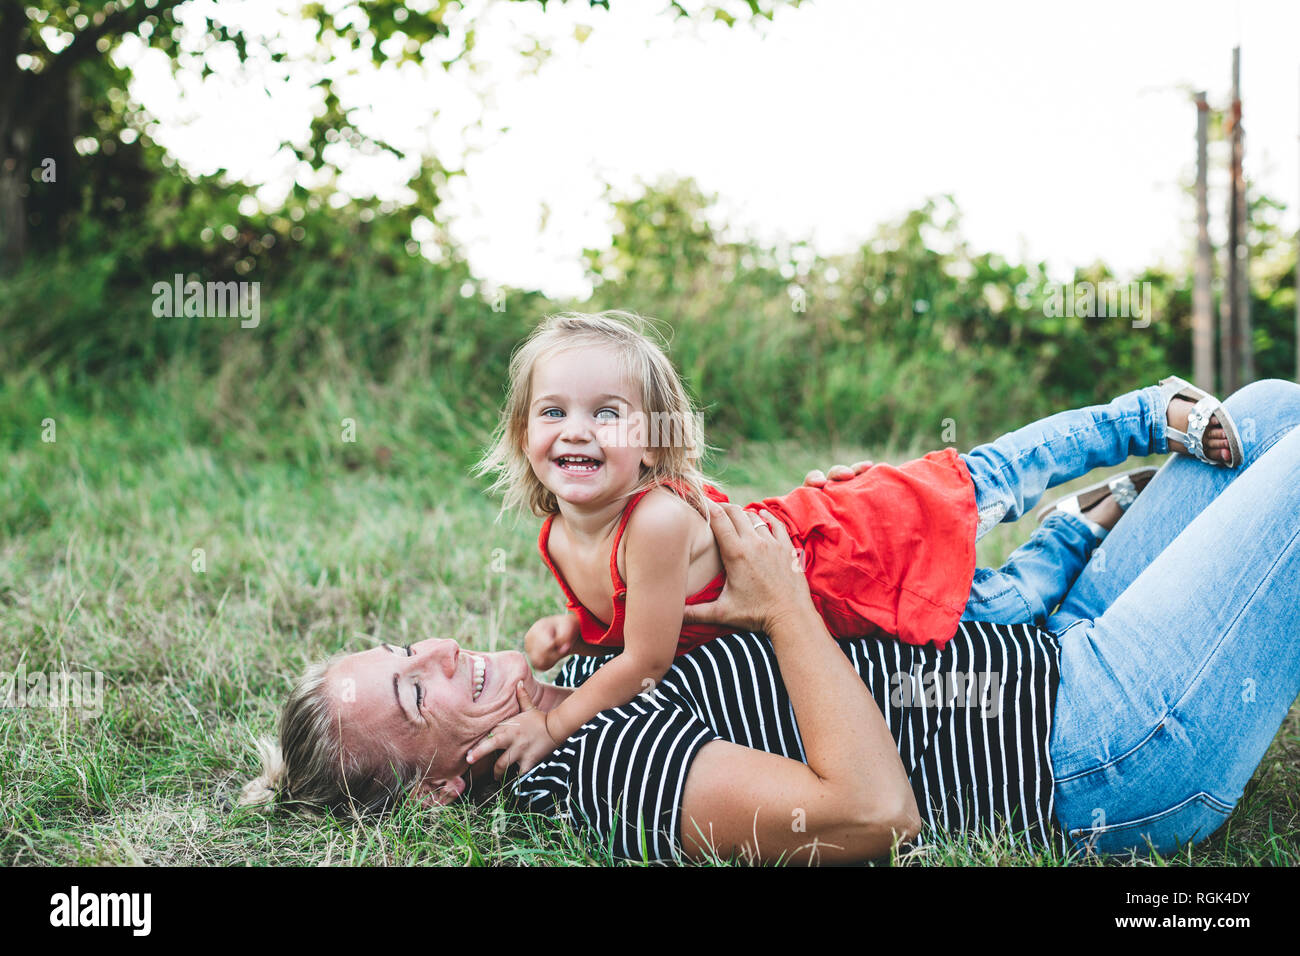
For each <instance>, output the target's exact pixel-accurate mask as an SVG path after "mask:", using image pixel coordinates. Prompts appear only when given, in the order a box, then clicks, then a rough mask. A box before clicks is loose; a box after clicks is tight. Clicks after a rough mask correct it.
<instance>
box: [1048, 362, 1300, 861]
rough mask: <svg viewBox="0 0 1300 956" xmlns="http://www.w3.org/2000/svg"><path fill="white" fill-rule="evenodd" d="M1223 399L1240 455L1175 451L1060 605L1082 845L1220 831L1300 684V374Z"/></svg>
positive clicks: (1058, 765) (1059, 733) (1062, 700)
mask: <svg viewBox="0 0 1300 956" xmlns="http://www.w3.org/2000/svg"><path fill="white" fill-rule="evenodd" d="M1224 404H1225V405H1226V407H1227V409H1228V411H1229V412H1230V413H1231V414H1232V416H1233V418H1234V419H1235V421H1236V423H1237V427H1238V430H1239V431H1240V432H1241V437H1242V444H1243V451H1244V453H1245V458H1244V461H1243V462H1242V465H1241V467H1240V468H1237V469H1226V468H1214V467H1210V466H1208V465H1206V464H1204V463H1202V462H1199V461H1197V460H1195V459H1193V458H1188V457H1186V456H1182V455H1177V456H1174V457H1173V458H1172V459H1170V460H1169V461H1168V462H1167V463H1166V464H1165V466H1164V467H1163V468H1162V469H1161V470H1160V472H1159V473H1158V474H1157V475H1156V476H1155V478H1153V479H1152V480H1151V483H1150V484H1149V485H1148V486H1147V487H1146V489H1145V490H1144V491H1143V492H1142V494H1141V495H1140V496H1139V497H1138V499H1137V501H1136V502H1135V503H1134V505H1133V506H1132V508H1130V509H1129V511H1128V512H1127V513H1125V515H1124V517H1123V518H1122V519H1121V520H1120V521H1119V523H1118V524H1117V525H1116V526H1115V528H1114V530H1113V531H1111V533H1110V534H1109V535H1108V536H1107V539H1106V542H1105V545H1104V546H1103V547H1101V548H1098V549H1097V551H1096V552H1095V553H1094V555H1093V557H1092V560H1091V561H1089V563H1088V565H1087V567H1085V568H1084V570H1083V572H1082V573H1081V574H1080V576H1079V579H1078V581H1076V582H1075V584H1074V587H1073V588H1071V589H1070V591H1069V593H1068V594H1067V595H1066V598H1065V600H1064V602H1063V603H1062V606H1061V609H1060V611H1058V612H1057V613H1056V614H1055V615H1053V616H1052V617H1051V618H1050V619H1049V622H1048V629H1049V630H1052V631H1054V632H1056V634H1057V639H1058V641H1059V642H1060V646H1061V679H1060V685H1059V690H1058V696H1057V703H1056V711H1055V721H1054V724H1053V731H1052V741H1051V755H1052V763H1053V768H1054V774H1055V779H1056V815H1057V819H1058V820H1059V822H1060V823H1061V825H1062V826H1063V827H1064V828H1065V829H1066V832H1067V833H1068V834H1069V836H1070V839H1071V842H1072V844H1073V846H1074V847H1075V848H1076V849H1080V850H1082V849H1083V848H1086V847H1091V848H1093V849H1095V850H1097V851H1098V852H1106V853H1117V852H1123V851H1128V850H1137V851H1140V852H1141V851H1145V850H1146V849H1148V847H1150V848H1153V849H1155V850H1157V851H1159V852H1161V853H1169V852H1171V851H1175V850H1176V849H1177V848H1178V846H1179V845H1180V844H1183V843H1187V842H1193V843H1194V842H1199V841H1201V840H1204V839H1205V838H1206V837H1208V836H1210V834H1211V833H1213V832H1214V831H1215V830H1216V829H1217V828H1218V827H1219V825H1220V824H1221V823H1223V822H1224V820H1226V819H1227V817H1228V814H1229V813H1231V811H1232V808H1233V807H1234V806H1235V805H1236V803H1237V801H1238V799H1240V797H1241V794H1242V791H1243V789H1244V787H1245V785H1246V783H1247V782H1248V781H1249V780H1250V778H1251V775H1252V774H1253V773H1254V772H1255V770H1256V768H1257V767H1258V766H1259V763H1260V760H1261V759H1262V758H1263V756H1264V753H1265V751H1266V750H1267V749H1268V746H1269V744H1270V743H1271V742H1272V740H1273V738H1274V736H1275V735H1276V734H1277V730H1278V728H1279V727H1280V726H1281V723H1282V720H1283V719H1284V718H1285V716H1286V714H1287V712H1288V710H1289V709H1290V708H1291V706H1292V703H1293V702H1294V701H1295V699H1296V695H1297V693H1300V610H1298V608H1300V428H1297V426H1298V425H1300V386H1298V385H1296V384H1294V383H1291V382H1283V381H1276V380H1270V381H1262V382H1256V383H1254V384H1252V385H1249V386H1247V387H1246V388H1243V389H1241V390H1240V391H1239V392H1237V393H1236V394H1234V395H1232V396H1231V397H1230V398H1228V399H1227V401H1226V402H1225V403H1224Z"/></svg>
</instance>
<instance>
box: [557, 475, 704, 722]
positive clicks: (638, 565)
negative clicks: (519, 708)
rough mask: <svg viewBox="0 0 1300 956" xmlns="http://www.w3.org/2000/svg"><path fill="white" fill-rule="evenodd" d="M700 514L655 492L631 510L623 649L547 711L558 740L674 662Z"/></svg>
mask: <svg viewBox="0 0 1300 956" xmlns="http://www.w3.org/2000/svg"><path fill="white" fill-rule="evenodd" d="M699 520H700V519H699V515H698V514H696V513H695V512H693V511H691V510H690V509H689V508H688V507H687V506H684V505H683V504H682V503H681V502H680V500H679V499H676V498H669V497H666V496H658V495H653V494H651V495H647V496H646V497H645V498H644V499H642V501H641V502H640V504H639V505H638V506H637V508H636V510H635V511H634V512H633V513H632V518H631V519H630V520H629V521H628V526H627V529H626V532H625V535H626V537H625V539H624V540H625V541H626V550H625V552H624V560H625V565H626V568H627V574H626V579H627V596H626V600H627V608H626V611H625V614H624V618H623V638H624V648H623V653H621V654H620V655H619V656H618V657H616V658H614V659H613V660H612V661H610V662H609V663H608V664H605V665H604V666H603V667H601V668H600V670H598V671H597V672H596V673H595V674H593V675H592V676H591V677H589V678H588V679H587V681H586V682H585V683H584V684H583V685H582V686H581V687H580V688H578V690H577V691H576V692H575V693H574V694H573V695H572V696H571V697H569V699H568V700H566V701H565V702H564V703H563V704H562V705H561V706H560V707H558V708H557V709H555V710H553V711H550V712H549V713H548V714H547V715H546V726H547V732H548V733H550V735H551V736H552V737H553V738H554V739H555V740H564V739H565V738H566V737H568V736H569V735H570V734H573V733H575V732H577V730H578V728H580V727H581V726H582V725H583V724H584V723H586V722H587V721H588V720H590V719H591V718H592V717H593V716H595V715H596V714H598V713H600V712H601V711H602V710H606V709H608V708H610V707H618V706H619V705H621V704H626V703H627V702H628V701H630V700H631V699H632V698H633V697H635V696H636V695H637V694H641V693H644V692H646V691H648V690H651V689H653V688H654V686H655V685H656V684H657V683H658V682H659V680H660V679H661V678H662V677H663V676H664V674H666V673H667V672H668V668H670V667H671V666H672V663H673V657H674V656H675V655H676V651H677V643H678V639H679V638H680V636H681V632H682V609H683V608H684V607H685V604H686V580H687V572H688V570H689V563H690V544H691V540H692V533H693V531H694V525H693V522H698V521H699ZM588 646H590V645H588ZM599 652H600V653H608V650H607V649H601V650H600V651H599Z"/></svg>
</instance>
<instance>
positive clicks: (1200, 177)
mask: <svg viewBox="0 0 1300 956" xmlns="http://www.w3.org/2000/svg"><path fill="white" fill-rule="evenodd" d="M1209 120H1210V104H1209V103H1207V102H1206V100H1205V91H1204V90H1202V91H1200V92H1198V93H1197V94H1196V273H1195V280H1194V284H1193V287H1192V367H1193V370H1194V374H1195V376H1196V381H1197V382H1204V383H1205V384H1204V385H1202V386H1201V388H1204V389H1208V390H1211V391H1212V390H1213V389H1215V388H1216V387H1217V386H1216V384H1215V381H1214V312H1213V301H1212V299H1211V298H1210V282H1211V274H1212V273H1213V271H1214V259H1213V253H1212V252H1211V250H1210V211H1209V207H1208V206H1207V205H1206V199H1207V196H1208V186H1207V181H1208V178H1209V172H1208V166H1209V159H1208V147H1207V142H1208V140H1209V126H1210V122H1209ZM1297 321H1300V319H1297Z"/></svg>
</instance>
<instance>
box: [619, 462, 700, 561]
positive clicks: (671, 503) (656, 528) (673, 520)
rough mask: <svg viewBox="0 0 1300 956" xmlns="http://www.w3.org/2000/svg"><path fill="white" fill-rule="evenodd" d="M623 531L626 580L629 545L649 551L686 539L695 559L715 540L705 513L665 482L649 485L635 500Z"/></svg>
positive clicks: (621, 543) (621, 542)
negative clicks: (665, 484) (626, 558)
mask: <svg viewBox="0 0 1300 956" xmlns="http://www.w3.org/2000/svg"><path fill="white" fill-rule="evenodd" d="M624 531H625V533H624V535H623V536H622V538H621V539H620V540H619V542H618V554H617V562H618V573H619V577H621V578H622V579H623V580H624V581H626V580H627V564H626V561H625V557H626V555H627V549H628V547H629V546H631V547H632V548H633V549H635V551H636V552H637V553H640V554H647V553H656V552H659V551H662V550H665V549H676V548H678V547H679V546H680V544H681V542H683V541H685V542H688V548H687V550H688V553H689V555H690V560H692V561H694V560H696V559H697V558H698V557H699V556H700V555H701V554H703V553H704V552H705V551H706V550H707V549H708V547H709V545H711V544H712V543H713V529H712V528H711V527H710V526H709V523H708V522H707V521H706V520H705V519H704V516H703V515H702V514H700V513H699V512H698V511H696V510H695V508H694V507H693V506H692V505H691V504H690V503H689V502H687V501H686V500H685V499H683V498H682V497H680V496H679V495H677V494H676V493H675V492H673V491H671V490H669V489H668V488H666V487H664V486H662V485H660V486H657V487H655V488H652V489H650V491H648V492H646V493H645V494H644V495H643V496H642V497H641V499H640V500H639V501H638V502H637V503H636V505H635V507H633V508H632V514H631V516H630V517H629V518H628V520H627V525H626V527H625V529H624Z"/></svg>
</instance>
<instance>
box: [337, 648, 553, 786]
mask: <svg viewBox="0 0 1300 956" xmlns="http://www.w3.org/2000/svg"><path fill="white" fill-rule="evenodd" d="M520 681H523V682H524V687H525V689H526V690H528V692H529V693H530V694H531V695H533V696H534V697H535V696H536V694H537V692H538V686H539V685H538V684H537V681H536V680H535V679H534V677H533V674H532V670H531V669H530V668H529V666H528V660H527V658H525V657H524V655H523V654H521V653H519V652H518V651H498V652H496V653H492V654H479V653H471V652H469V651H463V650H461V648H460V646H459V645H457V643H456V642H455V641H452V640H437V639H431V640H427V641H420V642H419V643H418V644H411V645H408V646H399V645H394V644H381V645H380V646H378V647H375V648H371V649H370V650H368V651H362V652H360V653H357V654H352V655H350V656H348V657H345V658H344V659H343V660H341V661H339V662H338V663H337V664H335V665H334V666H333V667H331V668H330V670H329V673H328V674H327V675H326V678H325V682H326V688H325V689H326V693H327V694H328V695H329V699H330V700H331V701H333V702H334V705H335V708H336V711H335V713H336V715H337V719H338V722H339V727H340V730H341V734H342V743H343V749H344V752H345V753H350V754H360V753H364V754H386V753H392V754H394V755H395V756H396V757H397V758H398V759H400V760H402V761H404V762H406V763H408V764H412V765H415V766H419V767H424V768H426V769H425V780H424V783H423V784H421V785H420V786H419V787H417V791H419V792H421V793H422V794H423V795H424V796H425V797H426V798H427V799H430V800H432V801H433V802H438V803H445V802H448V801H449V800H452V799H455V798H456V797H457V796H459V795H460V794H461V793H462V792H463V791H464V788H465V783H464V780H463V779H461V777H462V775H463V774H464V773H465V771H466V770H467V769H468V767H469V764H468V762H467V761H466V759H465V755H466V753H467V752H468V751H469V749H470V747H471V746H472V745H473V744H475V743H477V742H478V741H479V740H480V739H482V738H483V737H484V736H485V735H486V734H487V733H488V731H490V730H491V729H492V728H493V727H495V726H496V725H497V724H499V723H500V722H501V721H502V720H505V719H507V718H509V717H513V716H515V715H516V714H518V713H519V701H518V698H517V697H516V694H515V687H516V685H517V684H518V683H519V682H520Z"/></svg>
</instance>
